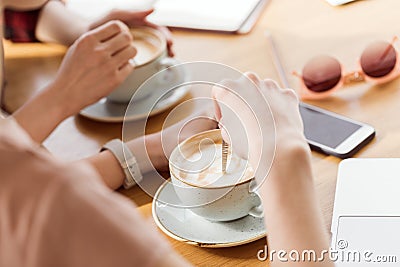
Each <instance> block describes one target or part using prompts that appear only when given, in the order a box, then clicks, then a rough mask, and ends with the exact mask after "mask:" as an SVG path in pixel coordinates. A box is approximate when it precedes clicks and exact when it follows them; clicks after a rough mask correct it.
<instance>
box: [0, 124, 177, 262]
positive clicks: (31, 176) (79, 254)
mask: <svg viewBox="0 0 400 267" xmlns="http://www.w3.org/2000/svg"><path fill="white" fill-rule="evenodd" d="M170 251H171V249H170V247H169V246H168V242H167V241H166V240H164V239H163V238H161V237H160V236H159V235H158V233H157V231H156V230H155V229H154V228H153V227H151V226H150V222H146V221H145V220H144V219H143V218H142V217H141V216H140V215H139V214H138V212H137V209H136V208H135V205H134V204H133V203H132V202H131V201H129V200H128V199H125V198H124V197H123V196H120V195H119V194H118V193H115V192H113V191H111V190H109V189H108V188H106V187H105V186H104V185H103V183H102V182H101V181H100V178H99V176H98V174H97V173H96V171H95V170H94V169H93V168H92V167H91V166H89V165H86V164H83V163H79V164H77V163H75V164H66V163H63V162H60V161H58V160H56V159H54V158H53V157H52V156H51V155H49V154H48V153H46V152H45V151H43V150H42V149H41V148H40V147H39V145H38V144H35V143H33V141H32V140H31V139H30V138H29V136H28V135H27V134H26V133H25V132H24V131H23V130H22V129H21V128H20V127H19V126H18V125H17V123H16V122H15V121H14V120H13V119H12V118H7V119H2V118H1V117H0V266H5V267H8V266H12V267H18V266H24V267H36V266H37V267H46V266H52V267H53V266H56V267H62V266H96V267H101V266H118V267H122V266H152V265H155V263H156V262H157V261H158V260H160V257H163V255H166V253H170Z"/></svg>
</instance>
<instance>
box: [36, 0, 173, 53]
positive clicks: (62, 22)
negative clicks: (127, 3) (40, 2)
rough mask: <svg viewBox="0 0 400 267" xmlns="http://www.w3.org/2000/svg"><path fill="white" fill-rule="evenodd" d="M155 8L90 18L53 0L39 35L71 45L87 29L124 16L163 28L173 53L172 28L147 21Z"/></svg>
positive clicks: (131, 21)
mask: <svg viewBox="0 0 400 267" xmlns="http://www.w3.org/2000/svg"><path fill="white" fill-rule="evenodd" d="M152 12H153V10H152V9H148V10H143V11H129V10H112V11H110V12H109V13H108V14H106V15H105V16H104V17H101V18H99V19H98V20H96V21H90V20H87V19H85V18H82V17H81V16H79V15H78V14H75V13H74V12H72V11H70V10H69V9H68V8H66V6H65V4H64V3H62V2H61V1H56V0H50V1H49V2H48V3H47V4H46V5H45V6H44V7H43V8H42V11H41V13H40V17H39V20H38V24H37V27H36V38H38V40H40V41H42V42H52V43H59V44H63V45H67V46H69V45H71V44H72V43H73V42H74V41H75V40H76V39H77V38H78V37H79V36H81V35H82V34H83V33H85V32H87V31H89V30H92V29H94V28H96V27H99V26H101V25H103V24H104V23H107V22H108V21H112V20H120V21H122V22H124V23H125V24H126V25H128V26H129V27H134V26H149V27H153V28H155V29H158V30H160V31H161V32H162V33H163V34H164V35H165V36H166V38H167V44H168V52H169V55H170V56H173V52H172V49H171V46H172V37H171V34H170V32H169V31H168V29H167V28H165V27H161V26H157V25H154V24H152V23H150V22H148V21H146V17H147V16H148V15H149V14H150V13H152Z"/></svg>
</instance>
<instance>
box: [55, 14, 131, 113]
mask: <svg viewBox="0 0 400 267" xmlns="http://www.w3.org/2000/svg"><path fill="white" fill-rule="evenodd" d="M136 52H137V51H136V49H135V47H134V45H133V39H132V35H131V34H130V32H129V29H128V27H127V26H126V25H125V24H124V23H122V22H120V21H110V22H107V23H106V24H104V25H102V26H100V27H98V28H96V29H94V30H91V31H89V32H87V33H85V34H83V35H82V36H81V37H80V38H78V39H77V40H76V41H75V43H74V44H73V45H72V46H71V47H70V48H69V50H68V52H67V54H66V55H65V57H64V59H63V61H62V64H61V67H60V69H59V71H58V73H57V76H56V79H55V81H54V82H53V84H52V85H51V86H50V89H49V90H53V95H54V96H55V99H54V100H59V104H60V105H62V106H63V108H66V109H65V113H66V116H70V115H73V114H76V113H77V112H79V110H81V109H82V108H84V107H86V106H88V105H90V104H93V103H95V102H97V101H98V100H100V99H101V98H102V97H104V96H106V95H108V94H110V93H111V92H112V91H113V90H114V89H115V88H116V87H117V86H118V85H119V84H120V83H122V82H123V81H124V80H125V78H126V77H127V76H128V75H129V74H130V73H131V72H132V70H133V66H132V65H131V64H130V63H129V60H130V59H131V58H133V57H134V56H135V55H136Z"/></svg>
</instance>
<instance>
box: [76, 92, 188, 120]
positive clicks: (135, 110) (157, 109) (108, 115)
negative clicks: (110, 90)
mask: <svg viewBox="0 0 400 267" xmlns="http://www.w3.org/2000/svg"><path fill="white" fill-rule="evenodd" d="M187 91H188V88H187V87H180V88H177V89H175V90H173V91H170V92H169V93H167V94H166V95H164V96H163V97H162V98H161V99H160V100H159V101H158V102H157V103H156V104H155V102H156V101H155V100H154V97H151V96H150V97H147V98H143V99H142V100H140V101H137V102H135V103H133V105H134V106H133V107H131V108H129V109H127V108H128V103H126V104H125V103H115V102H112V101H108V100H107V99H106V98H103V99H101V100H100V101H99V102H97V103H95V104H93V105H91V106H89V107H87V108H85V109H83V110H81V112H80V114H81V115H82V116H84V117H86V118H89V119H92V120H96V121H102V122H122V121H124V120H126V121H133V120H140V119H145V118H147V117H148V116H153V115H156V114H159V113H161V112H163V111H165V110H167V109H169V108H170V107H172V106H173V105H175V104H176V103H178V102H179V101H180V100H181V99H182V98H183V97H184V96H185V95H186V93H187ZM154 104H155V105H154ZM153 105H154V108H153V109H152V110H151V112H150V114H148V110H149V109H150V108H151V107H153ZM127 111H128V113H127V114H125V112H127Z"/></svg>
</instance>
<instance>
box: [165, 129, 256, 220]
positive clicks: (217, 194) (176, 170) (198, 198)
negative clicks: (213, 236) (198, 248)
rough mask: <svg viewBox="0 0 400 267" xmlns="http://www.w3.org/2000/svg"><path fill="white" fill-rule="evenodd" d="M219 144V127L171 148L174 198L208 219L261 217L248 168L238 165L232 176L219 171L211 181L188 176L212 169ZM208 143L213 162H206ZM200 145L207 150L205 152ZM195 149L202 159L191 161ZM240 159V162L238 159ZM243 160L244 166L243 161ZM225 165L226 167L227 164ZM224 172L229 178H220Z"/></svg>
mask: <svg viewBox="0 0 400 267" xmlns="http://www.w3.org/2000/svg"><path fill="white" fill-rule="evenodd" d="M221 144H222V137H221V131H220V130H218V129H216V130H211V131H206V132H203V133H200V134H197V135H194V136H192V137H190V138H188V139H187V140H185V141H183V142H182V143H181V144H179V145H178V146H177V147H176V148H175V149H174V150H173V152H172V154H171V156H170V164H169V167H170V174H171V181H172V183H173V186H174V190H175V192H176V194H177V196H178V198H179V199H180V201H181V202H182V204H183V206H185V207H187V208H189V209H190V210H191V211H192V212H194V213H195V214H197V215H199V216H201V217H204V218H206V219H208V220H211V221H231V220H235V219H239V218H242V217H244V216H247V215H252V216H254V217H262V216H263V208H262V205H261V198H260V196H259V195H258V194H257V193H256V192H251V190H250V183H251V182H252V181H253V180H254V177H253V175H252V172H249V171H248V167H245V168H242V169H243V170H244V172H243V174H242V173H238V175H233V176H229V175H231V174H227V175H225V176H224V175H223V174H222V172H221V173H220V175H217V176H216V177H220V178H216V180H215V181H213V182H212V183H205V182H204V181H203V182H202V183H201V182H200V181H199V180H198V181H196V178H190V179H189V178H188V177H189V176H191V177H197V175H198V177H200V176H201V175H203V174H204V171H205V173H207V172H208V171H210V170H211V171H212V172H214V171H215V164H217V165H218V164H220V160H219V161H218V157H219V156H220V155H219V154H220V153H221V151H220V149H218V148H219V147H220V146H221ZM208 146H214V147H215V152H216V153H214V156H215V157H214V159H215V160H216V161H215V162H214V163H213V162H211V163H210V158H211V159H212V158H213V153H212V151H211V150H210V149H209V148H210V147H208ZM204 148H206V149H207V151H211V152H210V153H209V152H205V151H206V150H205V149H204ZM202 149H203V151H202ZM199 150H200V151H199ZM201 151H202V152H201ZM195 153H197V154H201V153H202V155H201V158H202V159H200V160H199V161H192V158H193V157H194V155H195ZM214 159H213V160H214ZM207 161H208V162H207ZM232 162H233V157H232ZM240 162H241V164H242V161H240ZM243 162H245V163H246V166H247V161H243ZM213 164H214V165H213ZM228 165H229V160H228ZM238 166H239V165H238ZM190 169H193V170H195V169H201V171H200V172H198V171H194V172H193V173H191V170H190ZM227 169H228V171H229V166H228V168H227ZM239 169H240V168H239ZM217 172H218V171H217ZM240 172H241V171H240ZM228 176H229V181H228V180H227V181H225V182H224V181H223V180H221V179H225V178H226V177H228ZM232 178H233V179H232Z"/></svg>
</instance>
